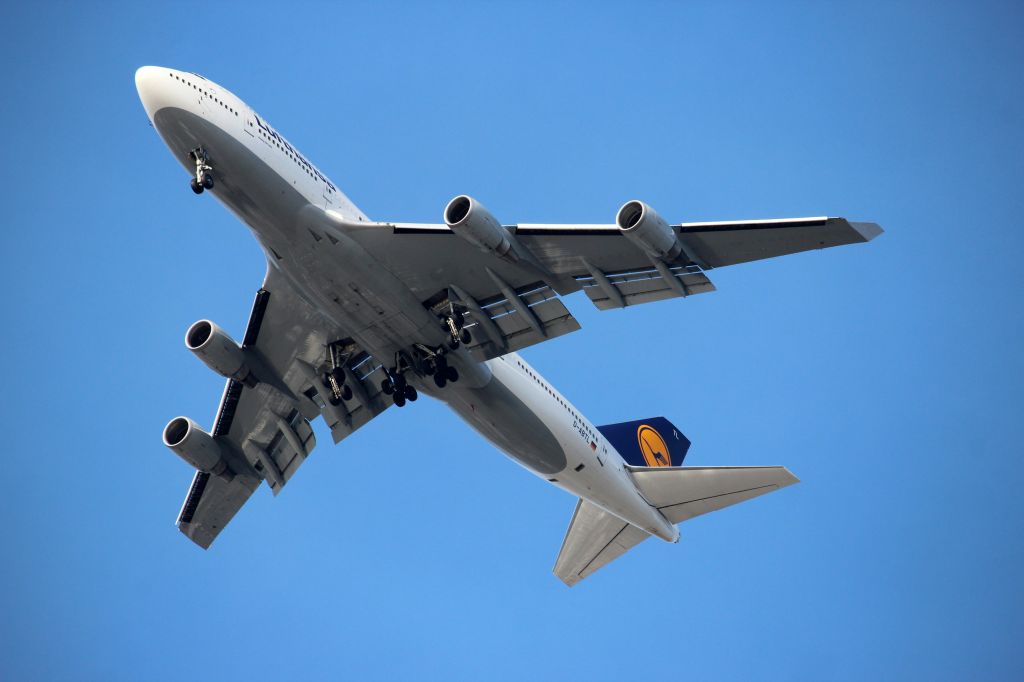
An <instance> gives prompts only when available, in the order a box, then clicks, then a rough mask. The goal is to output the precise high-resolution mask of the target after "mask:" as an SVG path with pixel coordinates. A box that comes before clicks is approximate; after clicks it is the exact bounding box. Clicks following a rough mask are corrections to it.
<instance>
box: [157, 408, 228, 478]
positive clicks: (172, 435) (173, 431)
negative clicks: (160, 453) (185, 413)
mask: <svg viewBox="0 0 1024 682" xmlns="http://www.w3.org/2000/svg"><path fill="white" fill-rule="evenodd" d="M164 445H166V446H167V447H169V448H170V449H171V450H172V451H173V452H174V454H176V455H178V457H181V458H182V459H183V460H185V461H186V462H188V463H189V464H191V465H192V466H193V467H195V468H196V469H199V470H200V471H205V472H206V473H210V474H223V473H225V471H226V470H227V462H225V461H224V456H223V454H222V453H221V451H220V446H219V445H217V441H215V440H214V439H213V436H211V435H210V434H209V433H207V432H206V431H204V430H203V429H202V428H200V426H199V425H198V424H196V423H195V422H194V421H192V420H191V419H189V418H188V417H175V418H174V419H172V420H171V421H170V422H168V424H167V426H165V427H164Z"/></svg>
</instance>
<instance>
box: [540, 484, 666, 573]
mask: <svg viewBox="0 0 1024 682" xmlns="http://www.w3.org/2000/svg"><path fill="white" fill-rule="evenodd" d="M649 537H651V536H650V535H649V534H648V533H647V532H646V531H642V530H640V529H639V528H637V527H636V526H631V525H630V524H628V523H626V522H625V521H623V520H622V519H620V518H619V517H617V516H615V515H614V514H609V513H608V512H606V511H605V510H603V509H601V508H600V507H598V506H597V505H596V504H594V503H593V502H588V501H587V500H584V499H580V501H579V502H578V503H577V504H576V512H575V513H574V514H573V515H572V521H570V522H569V529H568V530H567V531H566V532H565V540H564V541H563V542H562V549H561V551H560V552H559V553H558V559H557V560H556V561H555V570H554V572H555V575H556V576H558V578H559V580H561V581H562V582H564V583H565V584H566V585H568V586H569V587H572V586H573V585H575V584H576V583H578V582H579V581H581V580H583V579H584V578H586V577H587V576H588V575H590V574H591V573H593V572H594V571H596V570H597V569H599V568H601V567H602V566H604V565H605V564H607V563H609V562H610V561H612V560H614V559H618V558H619V557H620V556H622V555H623V554H625V553H626V552H627V551H629V550H630V549H632V548H633V547H635V546H636V545H637V544H639V543H640V542H641V541H642V540H646V539H647V538H649Z"/></svg>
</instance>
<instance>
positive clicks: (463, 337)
mask: <svg viewBox="0 0 1024 682" xmlns="http://www.w3.org/2000/svg"><path fill="white" fill-rule="evenodd" d="M442 323H443V326H444V328H445V330H447V332H448V336H449V337H450V338H449V339H448V347H449V348H451V349H452V350H455V349H456V348H458V347H459V344H460V343H465V344H468V343H469V342H470V341H472V340H473V337H472V335H471V334H470V333H469V330H468V329H466V328H465V327H464V326H463V325H465V324H466V318H465V316H464V315H463V314H462V313H461V312H460V311H458V310H456V309H455V306H452V309H451V314H450V315H445V316H444V318H443V320H442Z"/></svg>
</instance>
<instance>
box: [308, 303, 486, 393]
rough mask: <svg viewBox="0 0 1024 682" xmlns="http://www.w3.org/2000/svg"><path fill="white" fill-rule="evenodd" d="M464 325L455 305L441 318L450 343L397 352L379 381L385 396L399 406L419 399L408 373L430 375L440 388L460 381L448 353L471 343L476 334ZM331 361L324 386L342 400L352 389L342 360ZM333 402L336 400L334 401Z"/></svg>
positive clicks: (415, 346)
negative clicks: (450, 362)
mask: <svg viewBox="0 0 1024 682" xmlns="http://www.w3.org/2000/svg"><path fill="white" fill-rule="evenodd" d="M465 324H466V319H465V316H464V315H463V314H462V313H461V312H460V311H458V310H455V308H454V306H452V308H451V309H450V312H449V313H448V314H447V315H443V316H442V317H441V327H442V328H443V329H444V330H445V331H446V332H447V333H448V337H449V338H448V341H447V343H445V344H442V345H440V346H438V347H436V348H433V347H430V346H425V345H423V344H414V345H413V346H412V348H410V349H407V350H404V351H400V352H398V353H395V364H394V365H392V366H391V367H390V368H388V367H384V374H385V377H384V379H383V380H382V381H381V382H380V390H381V391H382V392H383V393H384V395H389V396H391V399H392V400H393V401H394V403H395V405H397V406H398V407H405V404H406V403H411V402H415V401H416V399H417V398H419V394H418V393H417V391H416V388H415V387H414V386H412V385H411V384H410V383H409V381H408V380H407V379H406V375H407V374H408V373H409V372H412V373H413V374H415V375H417V376H420V377H423V378H426V377H431V378H432V379H433V381H434V385H435V386H437V387H438V388H444V387H445V386H447V385H448V384H454V383H455V382H456V381H458V380H459V372H458V370H457V369H455V368H454V367H452V366H451V365H449V364H448V354H449V353H450V352H452V351H454V350H455V349H456V348H458V347H459V346H460V345H461V344H467V345H468V344H469V343H471V342H472V340H473V337H472V335H471V334H470V333H469V330H468V329H466V328H465ZM332 352H333V351H332ZM331 363H332V364H331V366H332V367H335V368H336V369H333V370H331V371H330V372H329V373H328V374H325V375H324V385H325V386H327V387H328V388H329V389H330V391H329V392H330V394H331V395H333V396H335V399H337V400H338V401H339V402H340V401H341V399H345V400H348V397H349V396H350V395H351V389H349V387H348V386H345V384H344V381H345V379H344V377H345V372H344V370H343V369H339V368H341V367H343V363H341V362H340V361H339V359H338V358H334V357H332V359H331ZM332 404H336V403H333V402H332Z"/></svg>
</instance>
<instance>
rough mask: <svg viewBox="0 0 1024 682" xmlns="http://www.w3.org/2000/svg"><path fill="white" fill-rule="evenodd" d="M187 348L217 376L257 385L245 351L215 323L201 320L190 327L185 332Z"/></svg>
mask: <svg viewBox="0 0 1024 682" xmlns="http://www.w3.org/2000/svg"><path fill="white" fill-rule="evenodd" d="M185 346H186V347H187V348H188V349H189V350H190V351H192V352H193V353H195V354H196V357H198V358H199V359H200V360H202V361H203V363H204V364H205V365H206V366H207V367H209V368H210V369H212V370H213V371H214V372H216V373H217V374H220V375H221V376H223V377H227V378H228V379H234V380H236V381H243V382H245V383H246V384H248V385H249V386H253V385H255V384H256V381H255V378H254V377H253V375H252V371H251V370H250V369H249V365H248V363H247V362H246V358H245V351H243V350H242V349H241V347H240V346H239V345H238V344H237V343H235V340H234V339H232V338H231V337H230V336H229V335H228V333H227V332H226V331H224V330H223V329H221V328H220V327H218V326H217V325H215V324H214V323H213V322H210V321H209V320H199V321H198V322H196V323H195V324H193V325H192V326H191V327H189V328H188V331H187V332H185Z"/></svg>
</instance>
